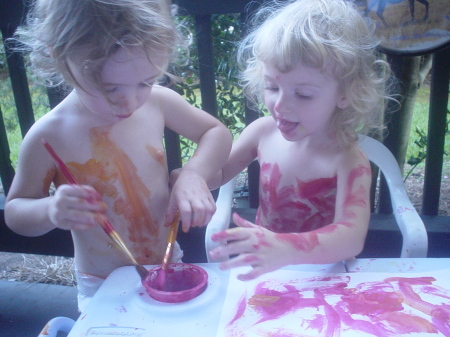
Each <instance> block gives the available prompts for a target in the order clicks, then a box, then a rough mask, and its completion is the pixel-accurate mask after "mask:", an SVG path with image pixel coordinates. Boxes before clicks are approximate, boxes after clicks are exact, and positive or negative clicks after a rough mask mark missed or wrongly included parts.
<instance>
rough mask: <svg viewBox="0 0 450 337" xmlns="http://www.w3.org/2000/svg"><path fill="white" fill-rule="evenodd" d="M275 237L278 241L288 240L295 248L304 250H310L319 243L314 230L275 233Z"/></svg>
mask: <svg viewBox="0 0 450 337" xmlns="http://www.w3.org/2000/svg"><path fill="white" fill-rule="evenodd" d="M275 237H276V238H277V239H278V240H280V241H286V242H289V243H290V244H291V245H293V246H294V247H295V248H296V249H297V250H300V251H305V252H310V251H312V250H313V249H314V248H316V247H317V246H318V245H319V244H320V243H319V238H318V236H317V233H316V232H308V233H290V234H276V236H275Z"/></svg>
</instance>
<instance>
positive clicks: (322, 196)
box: [256, 163, 337, 233]
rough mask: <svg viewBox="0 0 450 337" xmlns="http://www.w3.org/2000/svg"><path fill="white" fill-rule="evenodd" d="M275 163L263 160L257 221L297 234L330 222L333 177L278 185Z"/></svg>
mask: <svg viewBox="0 0 450 337" xmlns="http://www.w3.org/2000/svg"><path fill="white" fill-rule="evenodd" d="M280 180H281V172H280V168H279V166H278V164H277V163H274V164H271V163H262V164H261V172H260V197H259V208H258V212H257V215H256V223H257V224H258V225H261V226H264V227H266V228H268V229H270V230H272V231H274V232H277V233H292V232H296V233H300V232H307V231H310V230H314V229H317V228H320V227H323V226H325V225H327V224H330V223H332V222H333V218H334V206H335V202H336V182H337V179H336V177H333V178H318V179H313V180H310V181H302V180H300V179H297V178H294V179H293V183H292V184H291V185H286V186H280Z"/></svg>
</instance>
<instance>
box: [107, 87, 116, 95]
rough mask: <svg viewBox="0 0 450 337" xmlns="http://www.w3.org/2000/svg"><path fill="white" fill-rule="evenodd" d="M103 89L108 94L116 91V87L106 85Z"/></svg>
mask: <svg viewBox="0 0 450 337" xmlns="http://www.w3.org/2000/svg"><path fill="white" fill-rule="evenodd" d="M105 91H106V92H107V93H108V94H112V93H114V92H116V91H117V87H107V88H106V89H105Z"/></svg>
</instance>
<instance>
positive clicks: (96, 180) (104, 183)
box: [55, 128, 163, 263]
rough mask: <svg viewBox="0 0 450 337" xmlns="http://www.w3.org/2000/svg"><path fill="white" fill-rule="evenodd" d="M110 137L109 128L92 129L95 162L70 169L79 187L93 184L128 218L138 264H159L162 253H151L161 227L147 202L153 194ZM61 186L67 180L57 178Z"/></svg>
mask: <svg viewBox="0 0 450 337" xmlns="http://www.w3.org/2000/svg"><path fill="white" fill-rule="evenodd" d="M108 136H109V129H108V128H92V129H91V130H90V139H91V142H92V156H93V158H95V159H90V160H88V161H87V162H86V163H84V164H79V163H75V162H70V163H67V166H68V167H69V169H70V171H71V172H72V174H73V175H74V176H75V177H77V180H78V182H79V183H80V184H86V185H91V186H93V187H94V188H95V189H96V190H97V191H98V192H99V193H100V194H101V195H102V196H103V197H108V198H111V199H116V200H115V202H114V208H113V211H114V212H115V213H116V214H117V215H122V216H123V217H124V218H125V219H126V221H124V223H128V224H129V227H128V233H129V234H128V235H129V240H130V241H133V242H135V243H136V244H135V245H134V247H133V248H134V250H135V256H136V257H137V261H138V262H139V263H157V262H159V261H160V260H161V259H162V253H163V252H160V253H158V254H157V253H155V252H154V251H152V250H151V247H152V246H153V245H154V240H156V239H157V236H158V232H159V228H158V226H157V224H156V223H155V221H154V219H153V218H152V215H151V214H150V211H149V209H148V207H147V205H146V203H145V202H144V201H145V200H150V199H151V194H150V191H149V190H148V188H147V187H146V186H145V184H144V183H143V182H142V180H141V179H140V178H139V176H138V175H137V169H136V166H135V165H134V164H133V162H132V161H131V160H130V158H129V157H128V156H127V155H126V154H125V153H124V152H123V151H122V150H121V149H120V148H119V147H118V146H117V144H115V143H113V142H112V141H111V140H110V139H109V138H108ZM64 180H65V179H64ZM61 183H65V181H63V180H62V178H61V176H60V175H58V176H57V179H56V181H55V184H57V186H58V185H59V184H61ZM117 183H118V184H119V185H120V186H121V187H122V189H123V195H124V197H120V196H119V192H118V190H117V188H116V184H117ZM119 227H120V226H119V225H118V228H119Z"/></svg>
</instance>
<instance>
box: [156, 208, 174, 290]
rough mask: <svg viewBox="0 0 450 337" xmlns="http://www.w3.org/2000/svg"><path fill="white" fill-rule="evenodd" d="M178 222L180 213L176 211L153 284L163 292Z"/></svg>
mask: <svg viewBox="0 0 450 337" xmlns="http://www.w3.org/2000/svg"><path fill="white" fill-rule="evenodd" d="M179 222H180V213H179V212H178V210H177V212H176V213H175V217H174V218H173V221H172V223H171V224H170V228H169V234H168V235H167V246H166V251H165V253H164V257H163V261H162V264H161V268H160V269H159V270H158V273H157V275H156V278H155V283H154V284H155V286H156V287H157V289H159V290H163V288H164V284H165V283H166V272H167V267H168V265H169V263H170V261H171V260H172V254H173V247H174V245H175V240H176V238H177V233H178V223H179Z"/></svg>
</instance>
